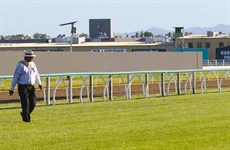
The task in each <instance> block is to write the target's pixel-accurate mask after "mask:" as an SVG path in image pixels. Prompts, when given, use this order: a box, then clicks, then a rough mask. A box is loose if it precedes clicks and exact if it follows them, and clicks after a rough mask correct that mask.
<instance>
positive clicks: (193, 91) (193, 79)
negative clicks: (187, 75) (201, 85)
mask: <svg viewBox="0 0 230 150" xmlns="http://www.w3.org/2000/svg"><path fill="white" fill-rule="evenodd" d="M192 93H193V94H196V72H192Z"/></svg>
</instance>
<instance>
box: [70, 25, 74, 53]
mask: <svg viewBox="0 0 230 150" xmlns="http://www.w3.org/2000/svg"><path fill="white" fill-rule="evenodd" d="M72 45H73V23H72V24H71V39H70V52H72V51H73V46H72Z"/></svg>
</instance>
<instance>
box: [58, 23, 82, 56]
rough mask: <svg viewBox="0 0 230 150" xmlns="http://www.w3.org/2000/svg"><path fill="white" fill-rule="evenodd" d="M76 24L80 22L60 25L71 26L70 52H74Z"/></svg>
mask: <svg viewBox="0 0 230 150" xmlns="http://www.w3.org/2000/svg"><path fill="white" fill-rule="evenodd" d="M76 22H78V21H72V22H67V23H63V24H60V26H65V25H71V32H70V33H71V39H70V52H72V44H73V34H74V33H76V27H74V24H75V23H76Z"/></svg>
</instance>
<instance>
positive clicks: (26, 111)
mask: <svg viewBox="0 0 230 150" xmlns="http://www.w3.org/2000/svg"><path fill="white" fill-rule="evenodd" d="M18 93H19V96H20V99H21V107H22V112H21V115H22V119H23V121H25V122H30V114H31V113H32V112H33V110H34V107H35V105H36V95H35V88H34V86H33V85H22V84H18Z"/></svg>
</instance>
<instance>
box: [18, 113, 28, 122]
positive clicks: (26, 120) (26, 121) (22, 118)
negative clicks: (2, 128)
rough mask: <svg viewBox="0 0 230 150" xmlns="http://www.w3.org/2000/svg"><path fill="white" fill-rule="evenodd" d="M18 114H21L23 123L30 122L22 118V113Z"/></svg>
mask: <svg viewBox="0 0 230 150" xmlns="http://www.w3.org/2000/svg"><path fill="white" fill-rule="evenodd" d="M20 114H21V116H22V121H24V122H30V120H26V119H24V117H23V113H22V112H21V113H20Z"/></svg>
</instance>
